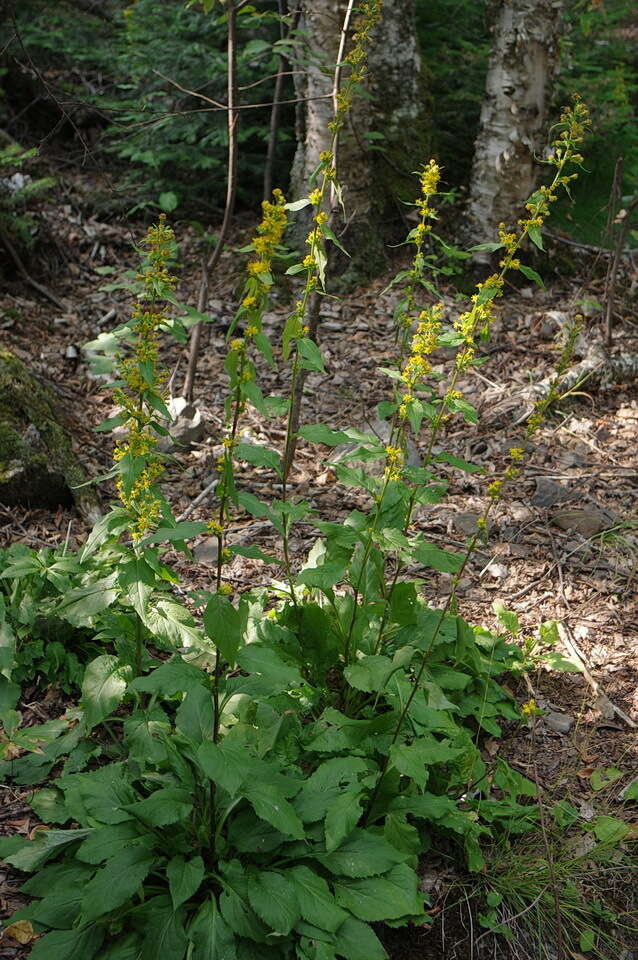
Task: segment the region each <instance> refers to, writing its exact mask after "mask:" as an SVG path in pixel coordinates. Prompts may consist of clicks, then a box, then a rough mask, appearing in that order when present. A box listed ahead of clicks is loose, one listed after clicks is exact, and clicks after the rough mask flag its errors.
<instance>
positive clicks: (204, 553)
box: [193, 537, 219, 567]
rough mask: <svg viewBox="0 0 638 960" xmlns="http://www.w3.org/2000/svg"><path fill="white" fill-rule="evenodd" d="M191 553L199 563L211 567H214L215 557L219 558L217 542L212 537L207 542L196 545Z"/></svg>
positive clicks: (215, 563)
mask: <svg viewBox="0 0 638 960" xmlns="http://www.w3.org/2000/svg"><path fill="white" fill-rule="evenodd" d="M193 553H194V554H195V557H196V558H197V560H199V562H200V563H207V564H209V566H211V567H212V566H216V565H217V557H218V556H219V550H218V547H217V540H215V539H214V538H213V537H211V538H210V539H209V540H202V542H201V543H198V544H196V546H195V547H194V549H193Z"/></svg>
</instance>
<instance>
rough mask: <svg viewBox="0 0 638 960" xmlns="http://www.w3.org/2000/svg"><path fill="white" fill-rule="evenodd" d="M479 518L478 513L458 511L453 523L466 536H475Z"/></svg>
mask: <svg viewBox="0 0 638 960" xmlns="http://www.w3.org/2000/svg"><path fill="white" fill-rule="evenodd" d="M478 519H479V514H478V513H457V514H455V515H454V519H453V520H452V523H453V524H454V529H455V530H458V532H459V533H463V534H465V536H466V537H473V536H474V534H475V533H476V530H477V523H478Z"/></svg>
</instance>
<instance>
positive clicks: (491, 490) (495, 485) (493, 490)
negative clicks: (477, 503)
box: [487, 480, 503, 500]
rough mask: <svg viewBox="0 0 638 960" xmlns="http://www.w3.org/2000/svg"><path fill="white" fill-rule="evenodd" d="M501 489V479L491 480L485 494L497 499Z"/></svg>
mask: <svg viewBox="0 0 638 960" xmlns="http://www.w3.org/2000/svg"><path fill="white" fill-rule="evenodd" d="M502 491H503V481H502V480H492V482H491V483H490V484H489V485H488V488H487V495H488V496H489V497H491V498H492V500H498V498H499V497H500V495H501V493H502Z"/></svg>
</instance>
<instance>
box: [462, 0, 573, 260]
mask: <svg viewBox="0 0 638 960" xmlns="http://www.w3.org/2000/svg"><path fill="white" fill-rule="evenodd" d="M561 7H562V3H561V0H500V4H499V8H498V13H497V17H496V23H495V27H494V43H493V47H492V55H491V58H490V63H489V67H488V73H487V81H486V88H485V100H484V101H483V108H482V111H481V127H480V132H479V135H478V137H477V140H476V147H475V154H474V164H473V168H472V178H471V183H470V196H469V203H468V228H469V232H470V235H471V238H472V240H473V242H474V243H482V242H485V241H491V240H494V239H496V233H497V230H498V225H499V223H501V222H504V223H506V224H508V225H509V226H512V225H513V224H515V223H516V221H517V220H518V218H519V217H520V216H521V215H522V211H521V207H522V204H524V202H525V201H526V200H527V198H528V196H529V195H530V193H531V192H532V191H533V189H534V187H535V184H536V177H537V171H538V167H537V164H536V161H535V157H536V156H538V155H539V152H540V150H541V148H542V146H543V141H544V135H545V130H546V123H547V118H548V109H549V103H550V100H551V94H552V86H553V81H554V76H555V73H556V70H557V67H558V41H559V35H560V28H561V13H562V9H561Z"/></svg>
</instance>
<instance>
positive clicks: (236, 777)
mask: <svg viewBox="0 0 638 960" xmlns="http://www.w3.org/2000/svg"><path fill="white" fill-rule="evenodd" d="M197 759H198V760H199V763H200V765H201V768H202V770H203V771H204V773H205V774H206V776H207V777H210V779H211V780H212V781H213V783H215V784H217V785H218V786H220V787H222V789H224V790H226V792H227V793H228V794H230V796H231V797H234V796H235V795H236V794H237V793H238V791H239V789H240V787H241V785H242V784H243V783H244V781H245V780H247V779H248V778H249V777H251V776H252V775H253V774H254V771H255V765H254V761H253V759H252V758H251V757H250V755H249V754H248V753H247V751H246V748H245V747H244V746H243V745H241V746H237V745H235V744H232V743H229V742H227V741H224V740H222V742H221V743H220V744H217V743H211V742H210V741H209V742H206V743H203V744H202V745H201V747H199V749H198V751H197Z"/></svg>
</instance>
